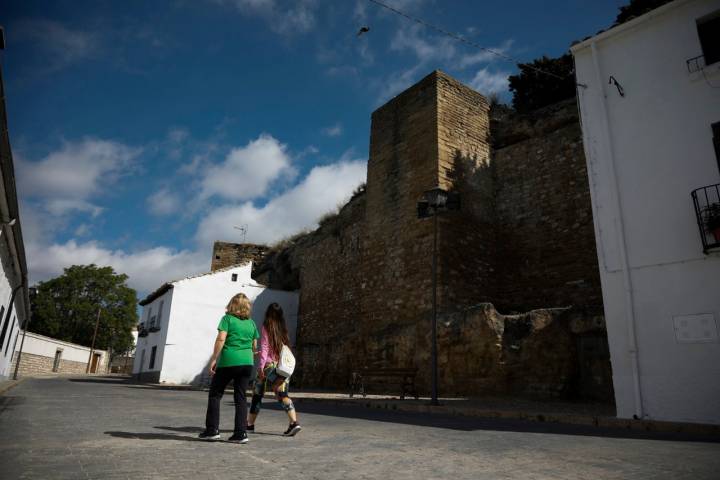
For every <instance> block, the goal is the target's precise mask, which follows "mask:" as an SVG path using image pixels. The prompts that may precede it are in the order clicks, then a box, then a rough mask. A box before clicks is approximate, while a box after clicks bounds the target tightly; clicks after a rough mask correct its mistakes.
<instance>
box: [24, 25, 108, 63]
mask: <svg viewBox="0 0 720 480" xmlns="http://www.w3.org/2000/svg"><path fill="white" fill-rule="evenodd" d="M13 33H14V35H15V37H16V38H17V39H19V40H27V41H30V42H33V43H35V44H36V46H37V47H38V48H37V52H38V53H39V54H40V55H41V56H42V61H43V66H42V69H44V70H46V71H54V70H59V69H61V68H64V67H67V66H69V65H72V64H74V63H78V62H80V61H82V60H85V59H88V58H92V57H93V56H95V55H96V54H97V53H98V52H99V38H98V35H96V34H94V33H91V32H86V31H81V30H73V29H70V28H68V27H66V26H65V25H63V24H62V23H60V22H56V21H54V20H46V19H29V20H22V21H19V22H17V23H16V24H14V25H13Z"/></svg>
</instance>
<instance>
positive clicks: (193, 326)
mask: <svg viewBox="0 0 720 480" xmlns="http://www.w3.org/2000/svg"><path fill="white" fill-rule="evenodd" d="M251 271H252V265H251V264H248V265H244V266H239V267H236V268H233V269H228V270H224V271H221V272H216V273H214V274H210V275H205V276H200V277H196V278H190V279H186V280H180V281H178V282H175V283H174V284H173V288H172V289H171V290H170V291H169V292H168V293H166V294H165V295H163V297H167V296H168V295H170V294H171V297H170V299H169V300H166V303H165V307H164V310H166V313H165V312H164V317H165V320H164V323H163V327H162V330H161V331H160V332H158V333H155V334H153V333H150V334H149V335H148V337H145V338H144V339H143V338H140V339H139V340H138V347H137V350H136V354H135V365H134V369H133V373H138V372H139V362H140V361H141V356H142V355H141V351H142V350H143V349H145V350H146V353H145V371H147V363H148V361H149V358H150V350H151V348H152V345H158V353H157V359H156V367H157V368H161V373H160V381H161V382H167V383H179V384H187V383H201V382H203V381H206V380H207V368H208V363H209V360H210V356H211V355H212V348H213V344H214V341H215V337H216V335H217V326H218V323H219V322H220V318H222V316H223V315H224V314H225V307H226V305H227V303H228V302H229V301H230V298H232V296H233V295H235V294H237V293H240V292H242V293H244V294H245V295H247V296H248V298H250V300H251V301H253V303H254V305H253V312H252V315H253V319H254V320H255V321H256V323H257V325H258V328H259V327H260V325H261V324H262V320H263V319H262V315H263V314H264V312H265V308H267V305H269V304H270V303H272V302H277V303H279V304H280V305H281V306H282V307H283V310H284V311H285V314H286V321H287V323H288V328H289V330H290V334H291V341H293V342H294V339H295V332H296V329H297V311H298V294H297V293H294V292H283V291H276V290H270V289H266V288H265V287H263V286H261V285H258V284H257V282H255V281H254V280H253V279H252V278H251ZM233 274H237V276H238V277H237V281H235V282H233V281H232V280H231V279H232V275H233ZM159 300H160V298H158V299H156V300H154V301H153V303H152V304H151V305H156V306H155V307H154V308H155V309H156V308H157V304H158V303H159ZM151 305H147V306H145V309H147V308H148V307H149V306H151ZM145 309H144V310H145ZM154 311H156V310H154ZM144 318H145V316H143V319H144ZM158 334H163V336H162V340H161V341H158V342H157V343H153V342H155V340H152V337H153V335H158ZM143 340H145V341H144V342H143ZM157 368H156V369H157Z"/></svg>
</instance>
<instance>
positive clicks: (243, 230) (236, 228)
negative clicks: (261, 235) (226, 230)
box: [233, 223, 248, 243]
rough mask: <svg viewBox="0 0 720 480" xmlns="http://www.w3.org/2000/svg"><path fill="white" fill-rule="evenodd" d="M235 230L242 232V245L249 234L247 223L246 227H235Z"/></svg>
mask: <svg viewBox="0 0 720 480" xmlns="http://www.w3.org/2000/svg"><path fill="white" fill-rule="evenodd" d="M233 228H234V229H235V230H240V233H241V234H242V243H245V238H246V237H247V232H248V226H247V223H246V224H244V225H240V226H239V227H238V226H234V227H233Z"/></svg>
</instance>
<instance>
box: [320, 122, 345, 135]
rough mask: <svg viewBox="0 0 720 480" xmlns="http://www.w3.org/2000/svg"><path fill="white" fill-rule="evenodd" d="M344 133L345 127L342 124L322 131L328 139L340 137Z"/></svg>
mask: <svg viewBox="0 0 720 480" xmlns="http://www.w3.org/2000/svg"><path fill="white" fill-rule="evenodd" d="M342 133H343V127H342V124H340V123H339V122H338V123H336V124H335V125H331V126H329V127H325V128H323V129H322V134H323V135H325V136H327V137H339V136H340V135H342Z"/></svg>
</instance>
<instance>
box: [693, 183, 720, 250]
mask: <svg viewBox="0 0 720 480" xmlns="http://www.w3.org/2000/svg"><path fill="white" fill-rule="evenodd" d="M691 195H692V199H693V204H694V206H695V216H696V217H697V223H698V228H699V229H700V239H701V241H702V246H703V252H704V253H708V252H710V251H711V250H714V249H720V184H715V185H708V186H706V187H701V188H698V189H696V190H693V191H692V194H691Z"/></svg>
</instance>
